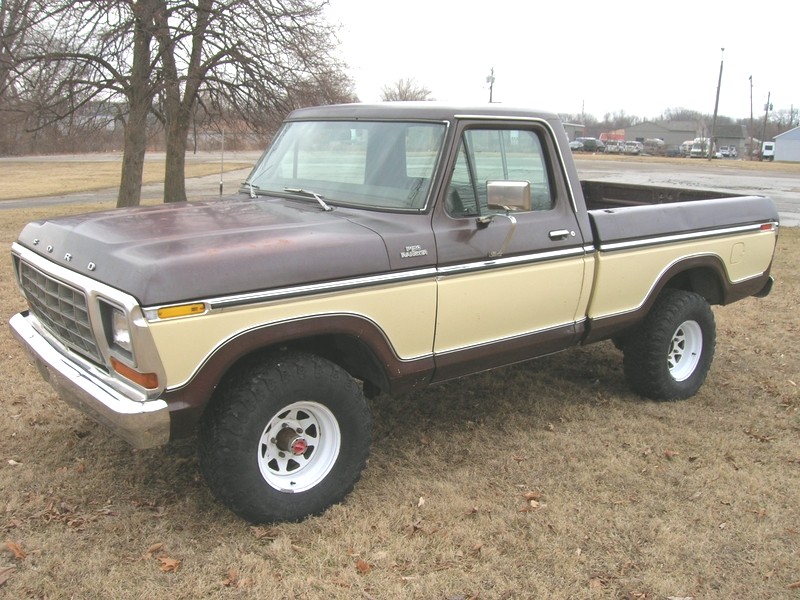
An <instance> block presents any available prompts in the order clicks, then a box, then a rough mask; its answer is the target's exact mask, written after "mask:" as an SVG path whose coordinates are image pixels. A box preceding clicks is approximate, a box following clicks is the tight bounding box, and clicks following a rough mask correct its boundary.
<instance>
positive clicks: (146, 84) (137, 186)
mask: <svg viewBox="0 0 800 600" xmlns="http://www.w3.org/2000/svg"><path fill="white" fill-rule="evenodd" d="M155 9H156V5H155V3H154V0H139V1H138V2H135V3H134V4H133V12H134V19H133V22H134V25H133V65H132V66H131V77H130V83H129V84H128V87H127V89H126V96H127V98H128V103H129V106H128V109H129V114H128V122H127V123H126V124H125V145H124V148H123V152H122V176H121V177H120V184H119V194H118V196H117V207H118V208H120V207H123V206H138V205H139V203H140V202H141V198H142V175H143V173H144V155H145V151H146V150H147V115H148V114H149V112H150V109H151V108H152V103H153V88H152V85H151V83H150V72H151V70H150V41H151V40H152V38H153V34H152V23H153V14H154V12H155Z"/></svg>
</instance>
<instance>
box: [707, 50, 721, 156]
mask: <svg viewBox="0 0 800 600" xmlns="http://www.w3.org/2000/svg"><path fill="white" fill-rule="evenodd" d="M723 58H725V48H722V58H720V59H719V80H718V81H717V99H716V101H715V102H714V118H713V119H712V121H711V140H710V142H709V144H708V160H711V159H712V158H713V156H714V135H715V131H714V130H715V129H716V127H717V110H718V109H719V89H720V88H721V87H722V62H723Z"/></svg>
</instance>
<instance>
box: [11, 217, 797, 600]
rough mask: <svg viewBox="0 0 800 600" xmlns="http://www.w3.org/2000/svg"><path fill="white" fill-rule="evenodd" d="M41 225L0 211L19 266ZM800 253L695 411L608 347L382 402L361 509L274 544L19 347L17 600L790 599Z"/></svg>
mask: <svg viewBox="0 0 800 600" xmlns="http://www.w3.org/2000/svg"><path fill="white" fill-rule="evenodd" d="M49 210H50V211H52V210H53V209H49ZM58 210H69V211H70V212H76V211H79V210H81V207H72V208H69V209H63V208H62V209H58ZM44 212H45V211H35V210H34V211H27V212H25V213H24V214H22V213H20V212H10V211H6V212H3V213H2V214H3V219H2V225H0V239H1V240H2V241H3V243H4V246H5V247H6V248H7V247H8V244H10V242H11V241H12V240H13V239H14V237H15V236H16V234H17V233H18V231H19V229H20V228H21V226H22V225H23V223H24V222H26V221H28V220H30V219H32V218H36V217H37V216H41V214H42V213H44ZM799 242H800V231H798V230H783V231H782V232H781V237H780V242H779V248H778V253H777V256H776V259H775V266H774V275H775V276H776V278H777V285H776V287H775V290H774V292H773V293H772V295H770V296H769V297H767V298H765V299H762V300H756V299H748V300H745V301H743V302H740V303H737V304H735V305H733V306H730V307H723V308H719V307H718V308H716V309H715V314H716V317H717V322H718V330H719V336H718V337H719V340H718V350H717V358H716V360H715V363H714V366H713V368H712V371H711V374H710V376H709V379H708V381H707V383H706V385H705V386H704V387H703V389H702V390H701V392H700V393H699V394H698V395H697V396H696V397H695V398H693V399H691V400H688V401H684V402H678V403H654V402H645V401H643V400H641V399H640V398H638V397H636V396H634V395H633V394H632V393H631V392H629V391H628V389H627V388H626V386H625V383H624V381H623V375H622V369H621V355H620V354H619V353H618V352H617V351H616V350H615V349H614V347H613V345H611V344H610V343H602V344H598V345H595V346H591V347H585V348H577V349H574V350H571V351H568V352H566V353H562V354H560V355H555V356H552V357H548V358H545V359H542V360H539V361H535V362H533V363H530V364H527V365H520V366H515V367H510V368H504V369H499V370H497V371H495V372H493V373H487V374H482V375H477V376H474V377H471V378H467V379H463V380H461V381H457V382H453V383H449V384H446V385H441V386H438V387H435V388H431V389H429V390H426V391H424V392H420V393H417V394H412V395H409V396H406V397H402V398H388V397H380V398H378V399H377V400H375V401H374V403H373V411H374V415H375V441H374V446H373V453H372V458H371V460H370V464H369V467H368V468H367V470H366V471H365V473H364V477H363V479H362V480H361V482H360V483H359V484H358V485H357V486H356V490H355V491H354V493H353V494H351V495H350V496H349V497H348V498H347V500H346V501H345V503H343V504H342V505H339V506H336V507H334V508H332V509H331V510H329V511H328V512H327V513H325V514H324V515H322V516H320V517H316V518H312V519H309V520H307V521H305V522H303V523H299V524H289V525H278V526H274V527H262V528H252V527H250V526H248V525H247V524H246V523H244V522H242V521H241V520H239V519H238V518H236V517H235V516H233V515H232V514H230V513H229V512H228V511H227V510H225V509H224V508H222V507H221V506H219V505H218V504H217V503H216V502H215V501H214V499H213V498H212V497H211V495H210V494H209V492H208V490H207V489H206V487H205V485H204V484H203V482H202V480H201V479H200V476H199V474H198V468H197V462H196V459H195V453H194V442H193V441H192V440H188V441H183V442H180V443H177V444H174V445H171V446H168V447H164V448H159V449H154V450H147V451H134V450H132V449H131V448H129V447H128V446H127V445H125V444H124V443H123V442H120V441H119V440H117V439H116V438H114V437H112V436H111V435H110V434H109V433H107V432H106V431H105V430H104V429H102V428H100V427H98V426H96V425H94V424H93V423H92V422H91V421H89V420H88V419H86V418H84V417H83V416H82V415H80V414H79V413H77V412H76V411H73V410H72V409H70V408H68V407H67V406H66V405H64V404H63V403H62V402H60V401H59V400H58V399H57V398H56V397H55V395H54V394H53V392H52V391H51V390H50V388H49V387H48V386H47V385H46V384H44V383H43V382H42V381H41V379H40V377H39V375H38V373H37V372H36V370H35V369H34V368H33V367H31V366H30V365H29V364H28V363H27V362H26V360H25V359H24V358H23V354H22V352H21V351H20V350H19V348H18V347H17V345H16V344H15V343H14V342H13V341H12V339H11V336H10V334H9V332H8V328H7V327H2V328H0V347H2V348H3V350H2V364H0V372H1V373H2V381H3V383H4V385H3V387H2V391H0V407H2V412H1V413H0V440H2V455H1V456H0V458H2V463H0V489H2V494H3V508H4V510H3V514H2V520H0V523H2V528H3V539H2V541H3V542H5V545H4V546H3V547H2V552H0V580H2V578H3V576H4V575H3V573H5V576H7V577H8V580H7V581H6V582H5V583H4V584H1V585H0V594H6V595H7V597H9V598H49V599H60V598H95V597H102V598H119V599H140V598H182V599H184V598H185V599H208V598H269V599H272V598H286V599H318V598H377V599H394V598H420V599H428V598H432V599H436V598H441V599H449V598H478V597H480V598H482V599H500V598H520V599H532V598H536V599H542V598H558V599H562V598H563V599H566V598H570V599H573V598H591V599H594V598H614V599H622V598H624V599H630V600H642V599H647V600H656V599H659V600H663V599H666V598H668V597H680V598H687V597H692V598H697V599H700V598H703V599H708V598H713V599H732V598H795V597H797V594H798V593H800V591H798V590H797V589H796V588H797V587H798V583H797V582H799V581H800V501H798V499H800V446H799V445H798V440H800V397H799V396H798V389H797V384H798V383H800V359H798V355H797V352H796V347H797V340H798V331H799V330H800V327H799V324H800V312H799V311H798V297H800V289H799V288H800V284H799V282H800V267H798V265H799V264H800V251H799V250H798V243H799ZM0 264H2V271H0V298H1V299H2V304H0V305H1V306H2V313H1V314H0V317H2V319H3V320H6V321H7V319H8V318H9V317H10V316H11V315H12V314H13V313H14V312H16V311H18V310H20V309H22V308H23V306H24V303H23V301H22V299H21V298H20V296H19V294H18V293H17V291H16V289H15V288H14V285H13V284H12V280H11V279H12V276H11V268H10V265H9V261H8V260H5V261H0ZM526 494H527V496H526ZM173 561H180V562H179V563H178V562H173ZM4 568H9V569H10V570H7V571H4V570H3V569H4Z"/></svg>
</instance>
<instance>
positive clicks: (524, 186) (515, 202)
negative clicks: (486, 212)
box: [486, 181, 532, 212]
mask: <svg viewBox="0 0 800 600" xmlns="http://www.w3.org/2000/svg"><path fill="white" fill-rule="evenodd" d="M486 196H487V203H488V205H489V208H491V209H494V210H506V211H508V212H516V211H524V212H526V211H530V210H531V209H532V204H531V184H530V182H528V181H487V182H486Z"/></svg>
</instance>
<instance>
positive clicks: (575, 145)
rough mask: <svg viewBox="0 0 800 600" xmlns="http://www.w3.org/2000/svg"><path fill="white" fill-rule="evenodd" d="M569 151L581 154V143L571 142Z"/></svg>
mask: <svg viewBox="0 0 800 600" xmlns="http://www.w3.org/2000/svg"><path fill="white" fill-rule="evenodd" d="M569 149H570V150H572V151H573V152H583V142H579V141H578V140H573V141H571V142H570V143H569Z"/></svg>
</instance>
